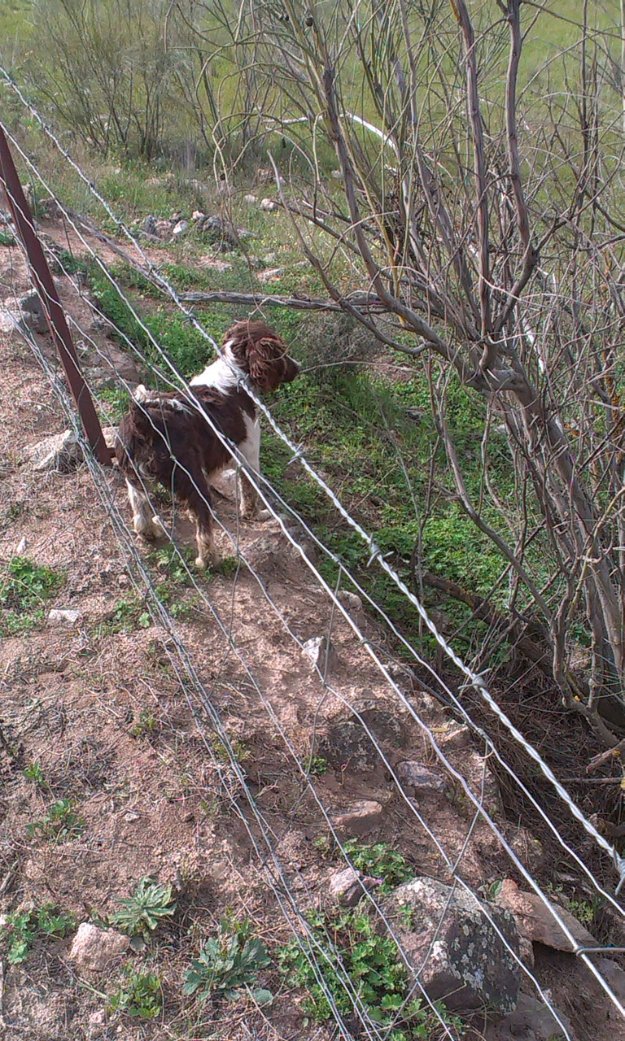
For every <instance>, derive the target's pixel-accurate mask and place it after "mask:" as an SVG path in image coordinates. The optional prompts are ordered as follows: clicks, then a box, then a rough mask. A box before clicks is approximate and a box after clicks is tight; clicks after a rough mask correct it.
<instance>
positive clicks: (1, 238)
mask: <svg viewBox="0 0 625 1041" xmlns="http://www.w3.org/2000/svg"><path fill="white" fill-rule="evenodd" d="M0 246H17V242H16V241H15V236H14V235H13V234H12V232H10V231H0Z"/></svg>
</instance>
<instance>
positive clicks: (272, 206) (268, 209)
mask: <svg viewBox="0 0 625 1041" xmlns="http://www.w3.org/2000/svg"><path fill="white" fill-rule="evenodd" d="M260 208H261V210H264V211H265V213H273V212H274V210H277V209H278V203H277V202H274V201H273V199H261V200H260Z"/></svg>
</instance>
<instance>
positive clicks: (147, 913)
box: [111, 877, 176, 942]
mask: <svg viewBox="0 0 625 1041" xmlns="http://www.w3.org/2000/svg"><path fill="white" fill-rule="evenodd" d="M117 902H118V903H119V905H120V907H121V910H120V911H115V913H114V914H112V915H111V924H112V925H115V926H117V928H118V929H121V930H122V932H124V933H127V935H128V936H137V937H141V938H142V939H143V940H144V941H145V942H147V941H148V940H149V938H150V933H152V932H154V930H155V929H157V928H158V926H159V925H160V923H161V922H162V921H163V920H164V919H166V918H171V916H172V915H173V914H174V912H175V910H176V905H175V903H174V900H173V897H172V887H171V886H170V885H159V883H158V882H155V881H154V879H152V878H149V877H148V878H142V879H141V881H140V882H138V883H137V886H136V888H135V891H134V893H133V894H132V896H129V897H122V898H121V899H120V900H118V901H117Z"/></svg>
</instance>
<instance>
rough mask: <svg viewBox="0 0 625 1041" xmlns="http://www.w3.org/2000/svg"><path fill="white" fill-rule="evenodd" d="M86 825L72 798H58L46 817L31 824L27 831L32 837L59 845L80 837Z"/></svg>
mask: <svg viewBox="0 0 625 1041" xmlns="http://www.w3.org/2000/svg"><path fill="white" fill-rule="evenodd" d="M86 826H87V825H86V824H85V822H84V820H83V819H82V817H80V816H79V815H78V814H77V813H76V811H75V809H74V803H73V802H72V800H71V799H58V800H57V801H56V802H53V803H52V805H51V806H50V808H49V809H48V812H47V813H46V815H45V817H44V818H43V819H42V820H40V821H34V822H33V823H32V824H29V825H28V826H27V828H26V831H27V833H28V834H29V835H30V836H31V837H37V838H41V839H44V840H45V841H46V842H54V843H56V844H57V845H58V844H59V843H61V842H71V840H72V839H77V838H79V837H80V836H81V835H82V833H83V831H84V830H85V828H86Z"/></svg>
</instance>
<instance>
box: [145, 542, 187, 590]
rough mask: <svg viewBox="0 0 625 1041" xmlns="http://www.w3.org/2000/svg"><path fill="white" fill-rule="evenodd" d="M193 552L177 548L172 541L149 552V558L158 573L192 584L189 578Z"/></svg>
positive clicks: (174, 580) (176, 580)
mask: <svg viewBox="0 0 625 1041" xmlns="http://www.w3.org/2000/svg"><path fill="white" fill-rule="evenodd" d="M193 559H194V554H193V553H192V552H191V551H190V550H183V549H179V548H178V547H177V546H174V545H173V543H171V542H168V543H167V545H166V546H161V547H159V548H158V549H155V550H153V551H152V552H151V553H150V556H149V560H150V563H151V564H152V565H153V567H154V569H155V570H156V571H158V572H159V573H160V574H166V575H167V577H168V578H170V579H171V581H172V582H177V583H179V584H180V585H185V586H189V585H192V584H193V580H192V578H191V574H190V573H189V572H190V571H192V564H193Z"/></svg>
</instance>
